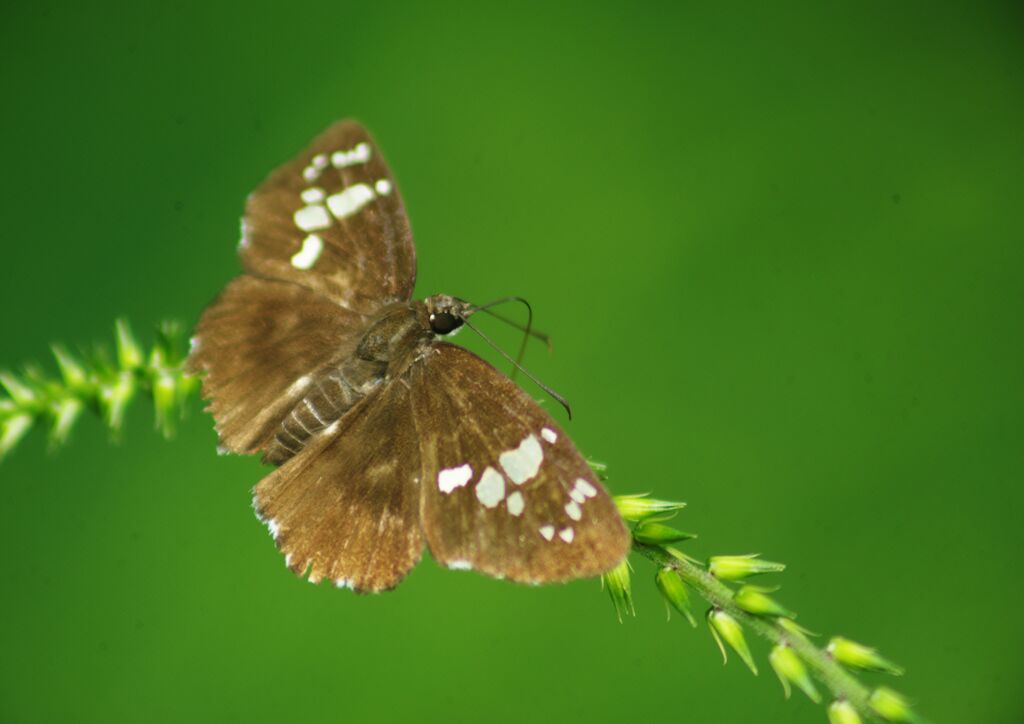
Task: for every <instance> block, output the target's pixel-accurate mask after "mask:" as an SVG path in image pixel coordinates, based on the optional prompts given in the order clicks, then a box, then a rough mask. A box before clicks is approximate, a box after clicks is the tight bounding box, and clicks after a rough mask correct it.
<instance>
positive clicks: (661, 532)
mask: <svg viewBox="0 0 1024 724" xmlns="http://www.w3.org/2000/svg"><path fill="white" fill-rule="evenodd" d="M633 537H634V538H636V539H637V540H638V541H640V542H641V543H649V544H651V545H656V546H660V545H664V544H666V543H679V542H681V541H684V540H690V539H691V538H696V537H697V535H696V534H695V533H684V532H683V531H681V530H676V529H675V528H670V527H669V526H667V525H664V524H662V523H652V522H646V523H641V524H640V525H638V526H637V527H636V528H635V529H634V530H633Z"/></svg>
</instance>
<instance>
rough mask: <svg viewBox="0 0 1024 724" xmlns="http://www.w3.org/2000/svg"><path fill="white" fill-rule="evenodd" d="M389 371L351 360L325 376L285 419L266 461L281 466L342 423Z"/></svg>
mask: <svg viewBox="0 0 1024 724" xmlns="http://www.w3.org/2000/svg"><path fill="white" fill-rule="evenodd" d="M386 371H387V368H386V367H384V366H382V365H380V364H379V363H373V362H368V361H366V360H361V359H357V358H352V359H348V360H345V362H343V363H342V364H341V365H339V366H338V367H336V368H334V369H329V370H327V371H325V372H324V373H322V374H321V375H320V376H319V377H318V378H317V379H315V380H314V381H313V383H312V384H311V385H310V388H309V393H308V394H307V395H306V396H305V397H303V398H302V399H301V400H299V402H298V404H296V405H295V407H293V408H292V409H291V411H290V412H289V413H288V414H287V415H286V416H285V418H284V421H282V423H281V425H280V427H279V428H278V430H277V433H276V434H275V435H274V440H273V441H272V442H271V444H270V447H269V448H267V452H266V455H264V458H263V459H264V461H265V462H268V463H272V464H274V465H281V464H283V463H285V462H286V461H287V460H288V459H290V458H291V457H292V456H294V455H296V454H297V453H298V452H299V451H301V450H302V449H303V448H304V447H305V446H306V443H307V442H309V440H310V438H312V437H313V436H314V435H316V434H317V433H318V432H320V431H321V430H325V429H327V428H328V427H330V426H331V425H332V424H333V423H334V422H336V421H338V420H340V419H341V418H342V416H343V415H344V414H345V413H346V412H348V411H349V410H350V409H352V407H353V406H354V405H355V404H356V403H357V402H359V401H360V400H361V399H363V398H364V397H366V395H367V394H369V393H370V392H371V391H372V390H373V389H374V388H375V387H376V386H377V385H379V384H380V383H381V382H382V381H383V380H384V375H385V373H386Z"/></svg>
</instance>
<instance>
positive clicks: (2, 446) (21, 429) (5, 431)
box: [0, 415, 32, 459]
mask: <svg viewBox="0 0 1024 724" xmlns="http://www.w3.org/2000/svg"><path fill="white" fill-rule="evenodd" d="M31 427H32V416H31V415H12V416H10V417H7V418H5V419H4V420H3V421H0V459H2V458H3V457H4V456H5V455H6V454H7V453H8V452H10V451H11V450H12V449H13V448H14V446H15V445H17V444H18V442H19V441H20V440H21V438H23V437H24V436H25V434H26V433H27V432H28V431H29V429H30V428H31Z"/></svg>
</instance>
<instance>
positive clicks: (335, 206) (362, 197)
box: [327, 184, 377, 219]
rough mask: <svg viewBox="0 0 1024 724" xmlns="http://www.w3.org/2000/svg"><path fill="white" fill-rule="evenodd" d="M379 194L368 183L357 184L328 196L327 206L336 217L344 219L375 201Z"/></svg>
mask: <svg viewBox="0 0 1024 724" xmlns="http://www.w3.org/2000/svg"><path fill="white" fill-rule="evenodd" d="M376 197H377V194H375V193H374V192H373V189H371V188H370V187H369V186H367V185H366V184H355V185H354V186H349V187H348V188H347V189H344V190H343V191H340V192H338V193H336V194H333V195H331V196H328V197H327V208H329V209H330V210H331V213H332V214H334V218H336V219H344V218H345V217H347V216H351V215H352V214H354V213H356V212H357V211H359V210H360V209H362V208H363V207H364V206H366V205H367V204H368V203H370V202H371V201H373V200H374V199H375V198H376Z"/></svg>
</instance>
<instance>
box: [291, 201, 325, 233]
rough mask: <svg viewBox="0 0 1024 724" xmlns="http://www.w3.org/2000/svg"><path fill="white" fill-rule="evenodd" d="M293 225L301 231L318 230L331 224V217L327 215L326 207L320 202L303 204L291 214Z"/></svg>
mask: <svg viewBox="0 0 1024 724" xmlns="http://www.w3.org/2000/svg"><path fill="white" fill-rule="evenodd" d="M292 219H293V220H294V221H295V225H296V226H297V227H299V228H300V229H302V230H303V231H319V230H320V229H326V228H327V227H328V226H330V225H331V217H330V216H328V215H327V209H325V208H324V207H323V206H321V205H320V204H313V205H312V206H303V207H302V208H301V209H299V210H298V211H296V212H295V214H294V215H293V216H292Z"/></svg>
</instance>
